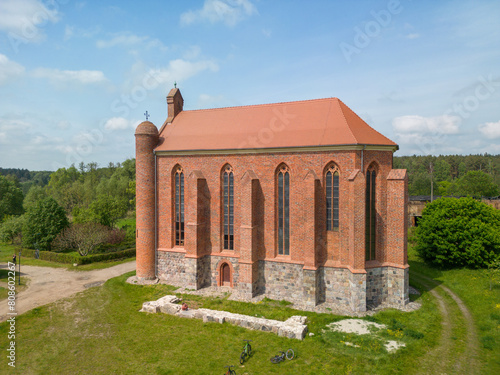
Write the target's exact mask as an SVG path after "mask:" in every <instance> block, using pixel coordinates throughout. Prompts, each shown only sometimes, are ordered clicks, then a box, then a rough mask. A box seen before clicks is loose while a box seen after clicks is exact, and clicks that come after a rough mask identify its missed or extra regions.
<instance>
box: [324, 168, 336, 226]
mask: <svg viewBox="0 0 500 375" xmlns="http://www.w3.org/2000/svg"><path fill="white" fill-rule="evenodd" d="M325 180H326V181H325V185H326V230H337V229H338V228H339V170H338V168H337V166H336V165H335V164H332V165H330V167H329V168H328V169H327V171H326V174H325Z"/></svg>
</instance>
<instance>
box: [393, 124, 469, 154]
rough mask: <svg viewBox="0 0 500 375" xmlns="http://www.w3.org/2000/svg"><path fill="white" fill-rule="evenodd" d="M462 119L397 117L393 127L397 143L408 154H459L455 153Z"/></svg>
mask: <svg viewBox="0 0 500 375" xmlns="http://www.w3.org/2000/svg"><path fill="white" fill-rule="evenodd" d="M460 122H461V119H460V117H458V116H449V115H443V116H436V117H423V116H416V115H409V116H401V117H396V118H394V119H393V120H392V127H393V130H394V133H395V135H396V139H395V140H396V141H397V143H399V144H400V145H401V146H402V147H401V149H402V150H403V149H404V150H405V152H406V153H408V152H409V153H410V154H411V153H415V154H424V155H426V154H437V153H446V152H448V153H453V152H455V153H457V152H458V151H453V150H454V149H453V147H454V146H455V143H454V142H455V141H456V140H455V139H454V140H453V141H452V140H451V139H450V137H451V136H455V135H458V134H459V133H460Z"/></svg>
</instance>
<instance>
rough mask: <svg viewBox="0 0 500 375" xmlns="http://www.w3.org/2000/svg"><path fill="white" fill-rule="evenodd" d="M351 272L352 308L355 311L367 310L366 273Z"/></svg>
mask: <svg viewBox="0 0 500 375" xmlns="http://www.w3.org/2000/svg"><path fill="white" fill-rule="evenodd" d="M347 272H348V273H349V286H350V289H351V296H350V297H351V301H350V302H351V309H352V310H353V311H366V273H351V272H349V271H347Z"/></svg>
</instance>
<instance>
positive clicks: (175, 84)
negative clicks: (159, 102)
mask: <svg viewBox="0 0 500 375" xmlns="http://www.w3.org/2000/svg"><path fill="white" fill-rule="evenodd" d="M176 88H177V82H175V81H174V89H176Z"/></svg>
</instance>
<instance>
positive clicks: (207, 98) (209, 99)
mask: <svg viewBox="0 0 500 375" xmlns="http://www.w3.org/2000/svg"><path fill="white" fill-rule="evenodd" d="M223 100H224V96H223V95H216V96H213V95H208V94H201V95H200V96H199V98H198V104H197V106H196V107H197V108H208V107H212V106H215V105H217V104H218V103H221V102H222V101H223Z"/></svg>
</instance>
